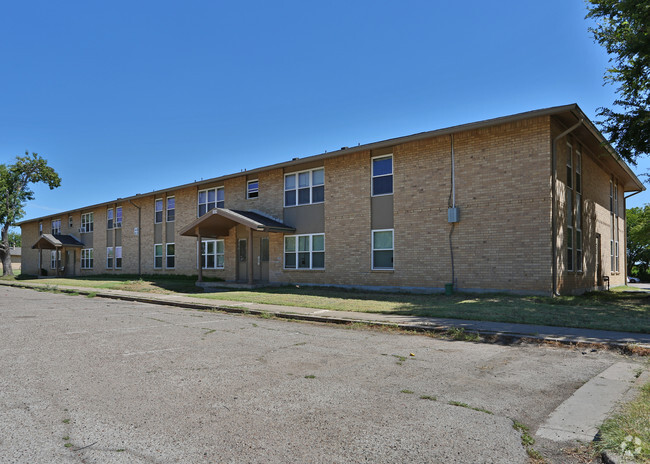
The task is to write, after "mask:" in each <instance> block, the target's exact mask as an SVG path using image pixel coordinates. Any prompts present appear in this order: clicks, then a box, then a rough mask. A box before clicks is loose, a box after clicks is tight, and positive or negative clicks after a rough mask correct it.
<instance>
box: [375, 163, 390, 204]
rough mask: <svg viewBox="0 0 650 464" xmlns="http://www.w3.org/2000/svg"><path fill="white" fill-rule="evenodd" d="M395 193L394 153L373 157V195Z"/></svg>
mask: <svg viewBox="0 0 650 464" xmlns="http://www.w3.org/2000/svg"><path fill="white" fill-rule="evenodd" d="M392 193H393V155H387V156H378V157H376V158H373V159H372V196H377V195H390V194H392Z"/></svg>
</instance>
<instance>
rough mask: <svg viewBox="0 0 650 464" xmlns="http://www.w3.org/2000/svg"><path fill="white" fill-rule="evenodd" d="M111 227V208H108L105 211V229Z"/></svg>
mask: <svg viewBox="0 0 650 464" xmlns="http://www.w3.org/2000/svg"><path fill="white" fill-rule="evenodd" d="M113 225H114V224H113V208H108V209H107V210H106V228H107V229H112V228H113ZM111 267H112V266H111Z"/></svg>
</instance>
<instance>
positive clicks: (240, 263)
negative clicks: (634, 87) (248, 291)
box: [237, 238, 248, 282]
mask: <svg viewBox="0 0 650 464" xmlns="http://www.w3.org/2000/svg"><path fill="white" fill-rule="evenodd" d="M237 280H239V281H241V282H246V281H248V241H247V240H246V239H245V238H242V239H239V241H238V242H237Z"/></svg>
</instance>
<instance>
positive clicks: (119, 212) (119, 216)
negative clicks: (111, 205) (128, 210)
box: [115, 206, 122, 229]
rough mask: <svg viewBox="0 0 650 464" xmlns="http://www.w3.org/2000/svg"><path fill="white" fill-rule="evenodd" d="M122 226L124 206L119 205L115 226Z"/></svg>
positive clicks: (116, 209)
mask: <svg viewBox="0 0 650 464" xmlns="http://www.w3.org/2000/svg"><path fill="white" fill-rule="evenodd" d="M120 227H122V207H121V206H118V207H117V208H115V228H116V229H119V228H120Z"/></svg>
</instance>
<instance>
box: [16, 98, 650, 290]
mask: <svg viewBox="0 0 650 464" xmlns="http://www.w3.org/2000/svg"><path fill="white" fill-rule="evenodd" d="M642 190H645V188H644V187H643V184H642V183H641V182H640V181H639V179H638V178H637V177H636V176H635V175H634V173H633V172H632V171H631V170H630V168H629V167H628V166H627V165H626V164H625V163H624V162H623V161H622V160H621V159H620V157H619V156H618V155H617V154H616V152H615V151H614V150H613V149H612V148H611V147H610V146H609V145H608V144H607V143H606V141H605V139H604V138H603V136H602V134H601V133H600V132H599V131H598V130H597V129H596V128H595V127H594V125H593V124H592V123H591V122H590V121H589V120H588V118H587V117H586V116H585V115H584V113H583V112H582V111H581V110H580V108H579V107H578V106H577V105H575V104H572V105H567V106H560V107H554V108H548V109H542V110H537V111H531V112H527V113H522V114H516V115H512V116H507V117H502V118H497V119H490V120H486V121H480V122H475V123H471V124H465V125H461V126H455V127H450V128H446V129H441V130H434V131H430V132H423V133H419V134H414V135H410V136H406V137H400V138H396V139H390V140H385V141H381V142H376V143H371V144H367V145H361V146H357V147H351V148H342V149H341V150H339V151H335V152H331V153H324V154H320V155H316V156H310V157H307V158H294V159H293V160H291V161H288V162H285V163H280V164H275V165H271V166H266V167H263V168H259V169H254V170H252V171H247V172H242V173H236V174H232V175H227V176H222V177H217V178H213V179H208V180H204V181H201V182H194V183H191V184H185V185H180V186H177V187H171V188H168V189H165V190H159V191H156V192H152V193H147V194H138V195H135V196H132V197H129V198H118V199H116V200H113V201H110V202H106V203H101V204H98V205H92V206H87V207H84V208H79V209H75V210H72V211H67V212H63V213H60V214H56V215H51V216H47V217H42V218H39V219H33V220H28V221H24V222H22V223H21V224H20V225H21V227H22V237H23V241H22V243H23V249H22V261H23V270H22V272H23V273H24V274H39V273H40V274H47V275H81V276H83V275H91V274H120V273H123V274H138V273H141V274H187V275H198V279H199V280H203V279H204V278H205V277H217V278H221V279H224V280H226V281H232V282H243V283H265V282H269V283H276V284H277V283H296V284H316V285H337V286H355V287H357V286H358V287H382V288H395V289H403V290H441V289H443V288H444V286H445V284H448V283H451V282H453V283H454V285H455V288H457V289H459V290H467V291H493V290H498V291H504V290H505V291H513V292H521V293H539V294H552V293H553V292H557V293H575V292H581V291H585V290H591V289H596V288H602V287H603V286H604V285H606V283H607V282H606V281H607V279H609V282H610V284H611V285H621V284H623V283H624V282H625V269H626V266H625V256H626V254H625V249H626V237H625V193H626V192H639V191H642ZM199 263H200V264H201V266H199ZM208 280H209V279H208Z"/></svg>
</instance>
